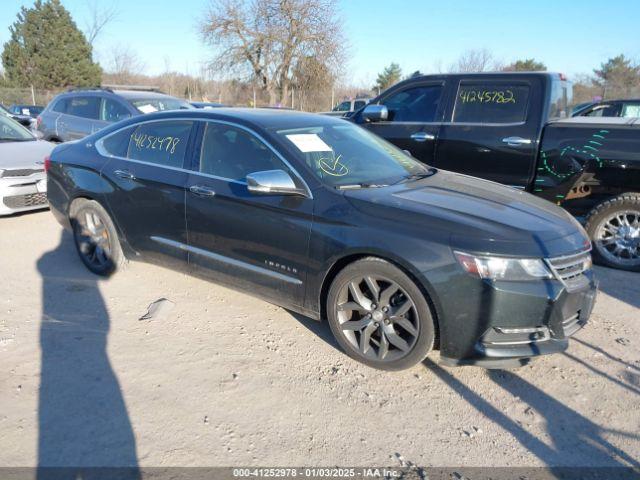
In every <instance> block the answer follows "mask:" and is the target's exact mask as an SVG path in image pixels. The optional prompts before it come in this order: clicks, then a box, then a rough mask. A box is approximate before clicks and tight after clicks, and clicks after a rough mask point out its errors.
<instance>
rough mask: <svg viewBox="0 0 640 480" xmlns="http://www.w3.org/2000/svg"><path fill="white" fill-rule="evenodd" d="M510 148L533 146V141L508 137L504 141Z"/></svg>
mask: <svg viewBox="0 0 640 480" xmlns="http://www.w3.org/2000/svg"><path fill="white" fill-rule="evenodd" d="M502 142H503V143H506V144H507V145H509V146H510V147H519V146H521V145H531V139H529V138H522V137H506V138H503V139H502Z"/></svg>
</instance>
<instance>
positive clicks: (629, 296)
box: [595, 267, 640, 308]
mask: <svg viewBox="0 0 640 480" xmlns="http://www.w3.org/2000/svg"><path fill="white" fill-rule="evenodd" d="M595 271H596V278H597V279H598V281H599V282H600V285H599V286H598V288H599V290H600V291H602V292H604V293H606V294H607V295H609V296H610V297H613V298H616V299H618V300H620V301H622V302H625V303H628V304H629V305H631V306H632V307H636V308H640V273H638V272H625V271H622V270H615V269H613V268H607V267H595Z"/></svg>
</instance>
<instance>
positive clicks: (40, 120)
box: [36, 115, 42, 128]
mask: <svg viewBox="0 0 640 480" xmlns="http://www.w3.org/2000/svg"><path fill="white" fill-rule="evenodd" d="M41 123H42V117H41V116H40V115H38V116H37V117H36V128H40V124H41Z"/></svg>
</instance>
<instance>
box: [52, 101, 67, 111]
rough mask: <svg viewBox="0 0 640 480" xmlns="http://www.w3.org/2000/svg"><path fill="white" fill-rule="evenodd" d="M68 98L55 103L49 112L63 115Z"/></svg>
mask: <svg viewBox="0 0 640 480" xmlns="http://www.w3.org/2000/svg"><path fill="white" fill-rule="evenodd" d="M68 100H69V99H68V98H61V99H60V100H58V101H57V102H56V103H54V104H53V107H51V110H53V111H54V112H56V113H65V112H66V111H67V103H69V102H68Z"/></svg>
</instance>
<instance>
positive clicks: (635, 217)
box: [594, 210, 640, 266]
mask: <svg viewBox="0 0 640 480" xmlns="http://www.w3.org/2000/svg"><path fill="white" fill-rule="evenodd" d="M594 244H595V247H596V248H597V249H598V252H600V254H601V255H602V256H603V257H605V258H607V259H608V260H609V261H611V262H613V263H616V264H618V265H629V266H636V265H640V211H637V210H624V211H618V212H615V213H614V214H612V215H610V216H609V217H607V218H605V219H603V220H602V221H601V222H600V224H599V225H598V227H597V229H596V234H595V238H594Z"/></svg>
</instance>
